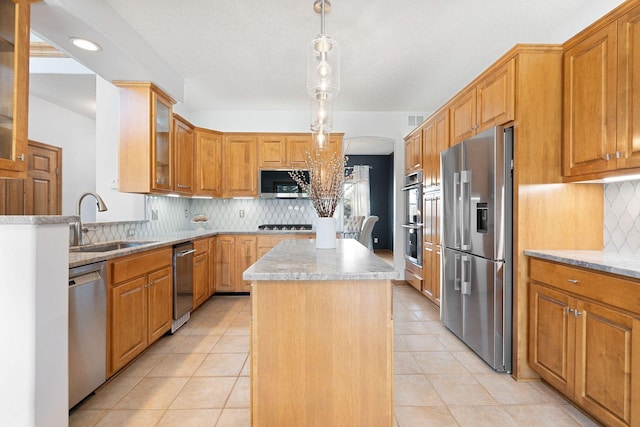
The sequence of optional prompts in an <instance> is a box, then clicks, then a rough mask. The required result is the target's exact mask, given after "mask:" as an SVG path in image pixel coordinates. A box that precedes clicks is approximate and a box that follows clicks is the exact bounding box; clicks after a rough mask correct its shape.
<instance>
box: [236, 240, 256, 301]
mask: <svg viewBox="0 0 640 427" xmlns="http://www.w3.org/2000/svg"><path fill="white" fill-rule="evenodd" d="M235 256H236V260H235V268H236V269H235V273H234V274H235V290H236V292H249V291H251V281H249V280H244V279H242V273H243V272H244V271H245V270H246V269H247V268H249V267H251V265H252V264H253V263H255V262H256V260H257V257H258V252H257V242H256V236H254V235H249V234H247V235H237V236H236V248H235Z"/></svg>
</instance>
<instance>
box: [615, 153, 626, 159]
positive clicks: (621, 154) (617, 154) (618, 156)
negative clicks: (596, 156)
mask: <svg viewBox="0 0 640 427" xmlns="http://www.w3.org/2000/svg"><path fill="white" fill-rule="evenodd" d="M620 157H624V152H622V151H616V159H619V158H620Z"/></svg>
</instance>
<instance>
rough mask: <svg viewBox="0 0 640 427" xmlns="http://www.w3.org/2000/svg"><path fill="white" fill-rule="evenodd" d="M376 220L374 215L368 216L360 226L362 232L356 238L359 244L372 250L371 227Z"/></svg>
mask: <svg viewBox="0 0 640 427" xmlns="http://www.w3.org/2000/svg"><path fill="white" fill-rule="evenodd" d="M378 219H380V218H378V217H377V216H375V215H371V216H368V217H367V218H366V219H365V220H364V223H363V224H362V230H361V231H360V236H358V242H360V243H361V244H362V245H363V246H365V247H367V248H369V249H373V244H372V242H371V233H372V232H373V226H374V225H376V222H378Z"/></svg>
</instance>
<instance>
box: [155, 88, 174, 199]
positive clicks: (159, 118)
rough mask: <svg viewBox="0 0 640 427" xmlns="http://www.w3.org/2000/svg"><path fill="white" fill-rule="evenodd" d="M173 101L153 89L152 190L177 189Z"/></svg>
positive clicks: (166, 190) (165, 191)
mask: <svg viewBox="0 0 640 427" xmlns="http://www.w3.org/2000/svg"><path fill="white" fill-rule="evenodd" d="M172 104H173V102H172V101H170V100H169V99H168V98H166V97H164V96H163V95H161V94H160V93H159V92H157V91H154V90H152V91H151V190H152V191H156V192H159V193H169V192H172V191H174V189H175V163H174V162H175V157H174V156H175V151H174V143H175V141H174V140H173V120H172V116H171V108H172Z"/></svg>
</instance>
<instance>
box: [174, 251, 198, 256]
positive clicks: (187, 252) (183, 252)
mask: <svg viewBox="0 0 640 427" xmlns="http://www.w3.org/2000/svg"><path fill="white" fill-rule="evenodd" d="M195 251H196V250H195V249H187V250H185V251H180V252H178V253H177V254H176V256H177V257H183V256H186V255H189V254H192V253H194V252H195Z"/></svg>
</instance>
